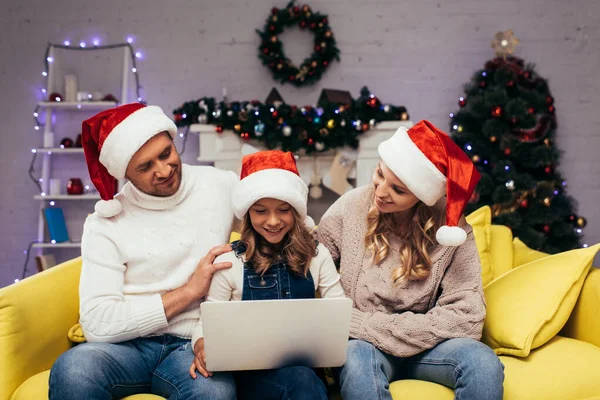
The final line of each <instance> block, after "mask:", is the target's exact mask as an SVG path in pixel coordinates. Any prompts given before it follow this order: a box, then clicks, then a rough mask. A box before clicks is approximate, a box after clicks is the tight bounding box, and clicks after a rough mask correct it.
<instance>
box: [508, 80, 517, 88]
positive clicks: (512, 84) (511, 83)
mask: <svg viewBox="0 0 600 400" xmlns="http://www.w3.org/2000/svg"><path fill="white" fill-rule="evenodd" d="M506 86H507V87H509V88H511V87H513V86H515V81H513V80H510V81H508V82H506Z"/></svg>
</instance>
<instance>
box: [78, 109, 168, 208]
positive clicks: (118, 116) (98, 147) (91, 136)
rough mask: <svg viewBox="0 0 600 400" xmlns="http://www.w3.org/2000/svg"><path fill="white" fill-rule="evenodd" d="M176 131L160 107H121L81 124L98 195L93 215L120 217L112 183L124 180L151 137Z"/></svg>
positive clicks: (89, 166) (120, 206)
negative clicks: (130, 165) (134, 157)
mask: <svg viewBox="0 0 600 400" xmlns="http://www.w3.org/2000/svg"><path fill="white" fill-rule="evenodd" d="M165 131H166V132H169V134H170V135H171V137H173V136H174V135H175V134H176V133H177V127H176V126H175V124H174V123H173V121H171V119H170V118H169V117H167V116H166V115H165V114H164V113H163V111H162V110H161V109H160V107H156V106H146V105H144V104H140V103H131V104H124V105H122V106H119V107H116V108H111V109H109V110H105V111H102V112H101V113H99V114H96V115H95V116H93V117H92V118H90V119H87V120H85V121H83V124H82V126H81V140H82V145H83V151H84V153H85V161H86V163H87V166H88V171H89V173H90V178H91V179H92V182H93V183H94V186H96V189H97V190H98V193H99V194H100V198H101V199H102V200H100V201H99V202H98V203H96V207H95V209H96V212H97V213H98V214H99V215H100V216H102V217H105V218H109V217H114V216H115V215H117V214H119V213H120V212H121V209H122V205H121V203H120V202H119V200H117V199H115V198H114V193H115V179H123V178H125V171H126V170H127V165H128V164H129V161H130V160H131V158H132V157H133V155H134V154H135V153H136V152H137V151H138V150H139V149H140V147H142V146H143V145H144V144H145V143H146V142H147V141H148V140H150V139H151V138H152V137H153V136H155V135H157V134H159V133H161V132H165Z"/></svg>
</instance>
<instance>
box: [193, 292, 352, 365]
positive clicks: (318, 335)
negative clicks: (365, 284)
mask: <svg viewBox="0 0 600 400" xmlns="http://www.w3.org/2000/svg"><path fill="white" fill-rule="evenodd" d="M200 307H201V317H202V326H203V331H204V351H205V355H206V367H207V368H208V370H209V371H212V372H216V371H247V370H257V369H275V368H281V367H284V366H290V365H304V366H308V367H312V368H321V367H339V366H342V365H344V363H345V362H346V350H347V347H348V334H349V330H350V312H351V310H352V300H350V299H294V300H256V301H254V300H250V301H225V302H204V303H202V305H201V306H200Z"/></svg>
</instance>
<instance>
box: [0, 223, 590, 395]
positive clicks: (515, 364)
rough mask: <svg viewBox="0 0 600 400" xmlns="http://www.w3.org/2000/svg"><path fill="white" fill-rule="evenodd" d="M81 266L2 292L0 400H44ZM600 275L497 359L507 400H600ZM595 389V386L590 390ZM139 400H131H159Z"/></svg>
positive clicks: (500, 238)
mask: <svg viewBox="0 0 600 400" xmlns="http://www.w3.org/2000/svg"><path fill="white" fill-rule="evenodd" d="M491 238H492V240H491V245H490V249H489V251H490V253H491V260H492V272H493V275H494V277H497V276H499V275H501V274H503V273H504V272H506V271H509V270H510V269H512V268H513V267H515V266H516V265H513V260H517V259H520V257H519V254H514V253H515V252H517V251H525V250H523V248H522V247H518V248H517V247H513V238H512V234H511V232H510V230H509V229H508V228H506V227H503V226H495V225H492V227H491ZM80 269H81V259H79V258H78V259H74V260H71V261H69V262H66V263H64V264H61V265H59V266H56V267H54V268H52V269H50V270H47V271H45V272H43V273H40V274H37V275H35V276H33V277H31V278H28V279H25V280H23V281H21V282H19V283H17V284H14V285H11V286H8V287H5V288H2V289H0V371H1V372H0V400H9V399H10V400H23V399H25V400H36V399H47V391H48V375H49V369H50V367H51V366H52V363H53V362H54V360H56V358H57V357H58V356H59V355H60V354H61V353H63V352H64V351H66V350H67V349H69V348H70V347H71V345H72V343H71V342H70V341H69V340H68V338H67V332H68V330H69V328H71V327H72V326H73V325H74V324H75V323H77V321H78V307H79V304H78V293H77V292H78V283H79V274H80ZM599 346H600V270H598V269H595V268H593V269H592V270H591V272H590V273H589V274H588V275H587V278H586V281H585V284H584V286H583V289H582V291H581V294H580V296H579V299H578V301H577V304H576V305H575V308H574V310H573V312H572V313H571V317H570V319H569V321H568V322H567V324H566V326H565V327H564V328H563V330H562V331H561V333H560V335H557V336H556V337H554V338H553V339H552V340H550V341H549V342H548V343H546V344H545V345H543V346H541V347H539V348H537V349H535V350H533V351H531V354H530V355H529V356H528V357H526V358H519V357H512V356H500V359H501V360H502V362H503V363H504V365H505V376H506V379H505V383H504V388H505V395H504V399H505V400H527V399H532V400H533V399H535V400H539V399H546V400H552V399H556V400H567V399H574V400H575V399H577V400H583V399H586V400H591V399H600V391H598V392H596V393H594V391H595V389H594V388H597V387H598V386H597V385H596V386H594V387H593V388H591V389H590V379H591V378H590V377H597V376H599V375H598V374H599V372H598V371H600V347H599ZM592 386H593V385H592ZM390 390H391V392H392V395H393V397H394V399H403V400H431V399H435V400H445V399H448V400H451V399H453V398H454V396H453V392H452V390H450V389H448V388H446V387H443V386H441V385H437V384H433V383H429V382H424V381H415V380H402V381H397V382H394V383H392V384H391V386H390ZM161 398H162V397H158V396H153V395H146V394H144V395H135V396H130V397H127V399H128V400H144V399H147V400H150V399H161Z"/></svg>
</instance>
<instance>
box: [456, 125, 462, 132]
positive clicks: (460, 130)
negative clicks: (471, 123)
mask: <svg viewBox="0 0 600 400" xmlns="http://www.w3.org/2000/svg"><path fill="white" fill-rule="evenodd" d="M462 131H463V127H462V125H459V126H458V128H456V132H458V133H461V132H462Z"/></svg>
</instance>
